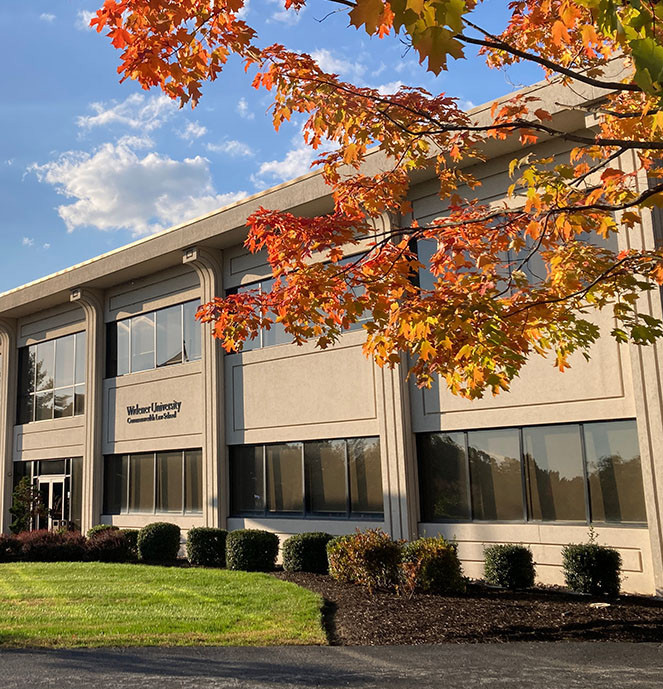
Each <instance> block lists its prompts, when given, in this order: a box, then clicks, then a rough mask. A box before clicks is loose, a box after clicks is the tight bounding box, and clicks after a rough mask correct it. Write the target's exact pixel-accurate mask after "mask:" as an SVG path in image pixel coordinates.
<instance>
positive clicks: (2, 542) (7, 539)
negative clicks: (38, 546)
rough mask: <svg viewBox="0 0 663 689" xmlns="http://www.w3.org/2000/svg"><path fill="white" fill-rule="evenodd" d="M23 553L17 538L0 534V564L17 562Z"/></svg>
mask: <svg viewBox="0 0 663 689" xmlns="http://www.w3.org/2000/svg"><path fill="white" fill-rule="evenodd" d="M20 552H21V544H20V542H19V540H18V538H16V536H4V535H2V534H0V562H15V561H16V560H18V557H19V554H20Z"/></svg>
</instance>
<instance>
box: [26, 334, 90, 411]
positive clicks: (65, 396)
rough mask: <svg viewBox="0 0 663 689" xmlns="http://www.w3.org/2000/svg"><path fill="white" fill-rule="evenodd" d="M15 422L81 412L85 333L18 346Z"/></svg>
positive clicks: (83, 404)
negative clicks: (27, 345)
mask: <svg viewBox="0 0 663 689" xmlns="http://www.w3.org/2000/svg"><path fill="white" fill-rule="evenodd" d="M18 355H19V376H18V409H17V419H16V422H17V423H19V424H24V423H31V422H32V421H47V420H50V419H61V418H65V417H69V416H76V415H78V414H84V413H85V333H84V332H80V333H75V334H74V335H67V336H66V337H59V338H57V339H55V340H47V341H45V342H40V343H39V344H36V345H30V346H29V347H21V348H20V349H19V352H18Z"/></svg>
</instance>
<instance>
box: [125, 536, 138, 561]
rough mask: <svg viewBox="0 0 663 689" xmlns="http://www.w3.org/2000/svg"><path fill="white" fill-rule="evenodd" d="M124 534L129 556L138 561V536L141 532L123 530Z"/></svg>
mask: <svg viewBox="0 0 663 689" xmlns="http://www.w3.org/2000/svg"><path fill="white" fill-rule="evenodd" d="M122 533H123V534H124V537H125V538H126V540H127V546H128V548H129V555H130V556H131V557H132V558H133V559H134V560H137V559H138V534H139V533H140V531H139V530H138V529H122Z"/></svg>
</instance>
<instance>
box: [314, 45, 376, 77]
mask: <svg viewBox="0 0 663 689" xmlns="http://www.w3.org/2000/svg"><path fill="white" fill-rule="evenodd" d="M311 57H312V58H313V59H314V60H315V61H316V62H317V63H318V64H319V65H320V69H322V70H323V71H325V72H332V73H334V74H345V75H347V76H352V77H355V78H356V77H360V76H362V74H364V72H365V71H366V67H365V66H364V65H362V64H361V63H360V62H356V61H352V60H344V59H343V58H340V57H337V56H335V55H333V54H332V52H331V51H329V50H327V49H326V48H322V49H321V50H314V51H313V52H312V53H311Z"/></svg>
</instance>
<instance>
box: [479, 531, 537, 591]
mask: <svg viewBox="0 0 663 689" xmlns="http://www.w3.org/2000/svg"><path fill="white" fill-rule="evenodd" d="M483 555H484V567H483V571H484V576H485V577H486V581H487V582H488V583H489V584H493V585H495V586H503V587H504V588H507V589H512V590H514V591H515V590H516V589H529V588H531V587H532V586H534V561H533V560H532V551H531V550H530V549H529V548H527V547H526V546H524V545H515V544H511V543H506V544H498V545H491V546H489V547H488V548H486V549H485V550H484V551H483Z"/></svg>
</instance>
